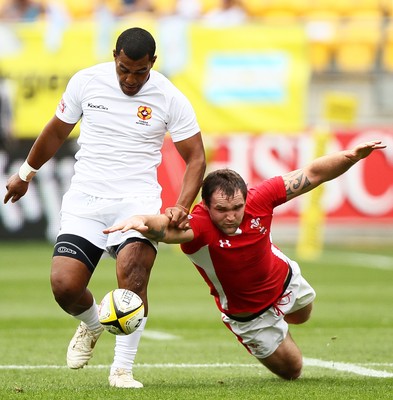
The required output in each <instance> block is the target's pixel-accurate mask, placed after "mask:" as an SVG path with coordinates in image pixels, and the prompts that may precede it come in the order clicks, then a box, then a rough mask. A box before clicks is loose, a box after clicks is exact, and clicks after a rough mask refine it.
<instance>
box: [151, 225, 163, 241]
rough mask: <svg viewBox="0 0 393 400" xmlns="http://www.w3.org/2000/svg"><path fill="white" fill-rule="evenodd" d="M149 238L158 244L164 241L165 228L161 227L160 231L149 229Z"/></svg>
mask: <svg viewBox="0 0 393 400" xmlns="http://www.w3.org/2000/svg"><path fill="white" fill-rule="evenodd" d="M148 234H149V238H150V239H153V240H156V241H157V242H159V241H160V240H162V239H163V238H164V237H165V227H163V226H162V227H161V229H160V230H156V229H149V232H148Z"/></svg>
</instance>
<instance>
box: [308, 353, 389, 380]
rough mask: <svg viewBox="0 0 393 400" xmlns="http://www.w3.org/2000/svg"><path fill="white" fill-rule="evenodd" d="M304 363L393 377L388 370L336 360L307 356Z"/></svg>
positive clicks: (312, 365) (368, 374) (363, 374)
mask: <svg viewBox="0 0 393 400" xmlns="http://www.w3.org/2000/svg"><path fill="white" fill-rule="evenodd" d="M304 365H306V366H308V367H320V368H327V369H333V370H336V371H343V372H350V373H353V374H356V375H362V376H369V377H374V378H393V373H391V372H387V371H378V370H375V369H371V368H365V367H361V366H360V365H356V364H349V363H343V362H336V361H323V360H318V359H315V358H305V359H304Z"/></svg>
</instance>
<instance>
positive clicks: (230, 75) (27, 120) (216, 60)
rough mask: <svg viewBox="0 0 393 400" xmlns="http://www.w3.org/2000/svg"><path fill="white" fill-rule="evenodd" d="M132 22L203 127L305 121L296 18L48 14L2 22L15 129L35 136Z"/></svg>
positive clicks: (301, 43)
mask: <svg viewBox="0 0 393 400" xmlns="http://www.w3.org/2000/svg"><path fill="white" fill-rule="evenodd" d="M102 24H104V25H102ZM134 24H135V25H141V26H144V27H145V28H147V29H149V30H150V31H151V32H152V33H153V35H155V36H156V37H157V43H158V44H159V45H161V47H160V48H159V50H158V61H157V67H158V68H159V69H163V72H165V73H166V75H168V76H169V77H170V79H171V80H172V81H173V82H174V83H175V85H177V86H178V87H179V89H180V90H182V91H183V92H184V93H185V94H186V96H188V98H189V99H190V101H191V102H192V103H193V106H194V108H195V110H196V113H197V115H198V118H199V123H200V125H201V128H202V130H203V132H204V133H205V134H208V133H212V132H217V131H218V132H233V131H239V132H240V131H247V132H251V133H260V132H262V131H265V130H277V131H281V132H295V131H298V130H299V129H302V127H303V126H304V124H305V104H306V101H305V96H306V93H307V88H308V79H309V68H308V64H307V62H306V59H305V57H304V52H305V46H306V37H305V33H304V29H302V28H301V27H300V26H299V25H290V26H288V27H287V28H286V30H285V31H284V30H282V29H280V28H278V27H265V26H263V25H257V24H250V25H245V26H242V27H236V28H235V27H228V28H220V27H218V28H209V27H206V26H204V25H203V24H196V23H194V24H187V25H186V26H184V23H182V22H181V21H179V20H177V19H174V20H173V21H172V22H170V23H165V20H164V21H163V22H162V24H159V29H158V22H154V21H152V20H149V19H146V20H135V21H133V20H129V21H127V22H124V21H123V22H116V23H115V22H113V23H111V22H110V21H107V22H106V25H105V21H100V20H99V19H97V20H95V21H93V22H86V21H83V22H78V23H73V24H72V25H69V24H61V23H59V26H57V27H56V28H55V27H54V26H53V23H52V24H51V23H49V22H48V21H46V22H44V21H41V22H37V23H34V24H23V23H20V24H12V25H9V26H8V28H7V34H8V36H9V37H11V38H12V41H13V43H15V44H16V45H13V48H12V49H9V51H5V49H3V55H2V52H1V50H0V71H1V74H2V75H3V76H4V77H5V78H7V79H9V80H10V81H11V82H12V84H13V87H14V99H13V110H14V111H13V112H14V119H13V130H14V132H15V135H16V136H17V137H21V138H26V137H36V136H37V133H38V132H40V130H41V129H42V127H43V126H44V124H45V123H46V122H47V121H48V120H49V119H50V118H51V117H52V116H53V114H54V111H55V108H56V105H57V102H58V101H59V100H60V98H61V95H62V93H63V91H64V89H65V86H66V84H67V82H68V80H69V79H70V77H71V76H72V75H73V74H74V73H75V72H76V71H78V70H79V69H81V68H85V67H88V66H91V65H93V64H95V63H97V62H101V61H109V60H111V59H112V50H113V48H114V43H115V40H116V38H117V36H118V34H119V33H120V32H121V31H123V30H124V29H126V28H128V27H130V26H133V25H134ZM174 26H175V27H176V26H177V30H175V32H183V34H182V35H181V37H173V31H174ZM3 29H6V28H3ZM175 29H176V28H175ZM180 29H183V31H180ZM184 33H185V35H186V36H184ZM168 36H171V37H172V38H173V39H171V40H168V39H167V38H168ZM184 37H187V38H188V40H187V42H185V43H184ZM181 40H182V41H183V44H182V43H180V41H181ZM177 44H178V45H179V47H178V48H174V46H176V45H177ZM1 46H3V47H5V45H4V43H3V45H0V47H1ZM176 52H179V53H181V54H187V55H188V57H187V58H182V59H181V60H180V61H179V62H178V63H177V64H176V65H174V63H172V65H171V64H169V63H168V62H166V64H165V65H162V68H161V66H160V63H161V60H160V59H162V58H164V59H165V57H166V55H167V54H170V53H173V54H176ZM167 57H168V56H167ZM168 58H169V59H170V58H171V57H168ZM163 62H164V61H163ZM168 65H169V67H170V68H169V67H168ZM75 133H77V130H76V131H75Z"/></svg>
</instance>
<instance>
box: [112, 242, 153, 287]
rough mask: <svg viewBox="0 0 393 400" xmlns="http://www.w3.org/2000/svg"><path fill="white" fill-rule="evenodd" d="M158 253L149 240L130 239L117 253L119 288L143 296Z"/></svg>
mask: <svg viewBox="0 0 393 400" xmlns="http://www.w3.org/2000/svg"><path fill="white" fill-rule="evenodd" d="M156 253H157V251H156V249H155V248H154V246H153V245H152V244H151V243H150V242H149V241H148V240H145V239H140V238H129V239H128V240H127V241H126V242H125V243H124V244H123V245H122V246H121V248H120V249H119V251H118V252H117V258H116V274H117V280H118V284H119V287H120V288H125V289H129V290H132V291H134V292H136V293H138V294H139V295H141V294H142V295H143V294H144V292H145V291H146V289H147V284H148V281H149V277H150V272H151V269H152V267H153V264H154V261H155V258H156Z"/></svg>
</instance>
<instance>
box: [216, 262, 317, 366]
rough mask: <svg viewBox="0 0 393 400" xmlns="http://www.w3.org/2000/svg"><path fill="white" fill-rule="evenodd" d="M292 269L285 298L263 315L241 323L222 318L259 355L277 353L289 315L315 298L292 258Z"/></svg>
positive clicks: (263, 356)
mask: <svg viewBox="0 0 393 400" xmlns="http://www.w3.org/2000/svg"><path fill="white" fill-rule="evenodd" d="M288 262H289V264H290V266H291V268H292V279H291V280H290V282H289V285H288V287H287V289H286V290H285V292H284V293H283V296H282V297H281V300H280V301H279V302H278V303H277V304H276V305H275V306H273V307H270V308H269V309H268V310H267V311H265V312H264V313H263V314H261V315H259V316H258V317H256V318H254V319H252V320H251V321H247V322H239V321H235V320H233V319H231V318H229V317H228V316H227V315H225V314H223V313H222V321H223V322H224V324H225V325H226V326H227V328H228V329H230V330H231V331H232V332H233V333H234V334H235V335H236V336H237V338H238V340H239V341H240V343H242V344H243V345H244V346H245V347H246V349H247V350H248V351H249V352H250V353H251V354H252V355H253V356H255V357H256V358H258V359H259V358H266V357H269V356H270V355H271V354H273V353H274V352H275V351H276V349H277V347H278V346H279V345H280V344H281V342H282V341H283V340H284V339H285V337H286V335H287V333H288V324H287V322H286V321H285V320H284V316H285V314H290V313H292V312H295V311H297V310H300V309H301V308H304V307H305V306H307V305H308V304H310V303H312V302H313V300H314V299H315V291H314V289H313V288H312V287H311V286H310V284H309V283H308V282H307V281H306V280H305V279H304V278H303V277H302V275H301V271H300V268H299V265H298V264H297V262H295V261H292V260H288Z"/></svg>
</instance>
